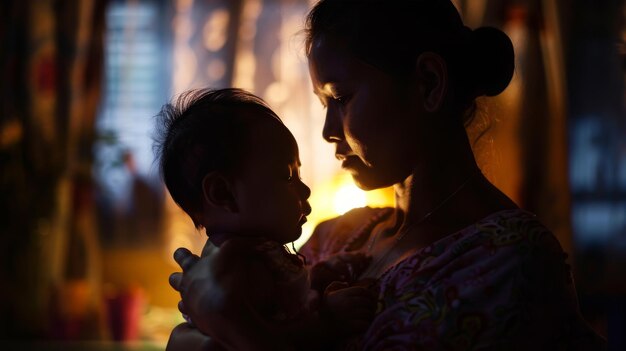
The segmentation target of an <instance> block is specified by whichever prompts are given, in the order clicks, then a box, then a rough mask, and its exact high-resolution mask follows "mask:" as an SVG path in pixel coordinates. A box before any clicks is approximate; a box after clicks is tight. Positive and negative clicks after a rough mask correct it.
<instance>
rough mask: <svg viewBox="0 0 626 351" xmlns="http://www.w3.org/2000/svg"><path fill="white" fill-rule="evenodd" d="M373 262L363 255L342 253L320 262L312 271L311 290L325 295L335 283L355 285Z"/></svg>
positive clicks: (369, 257)
mask: <svg viewBox="0 0 626 351" xmlns="http://www.w3.org/2000/svg"><path fill="white" fill-rule="evenodd" d="M371 260H372V259H371V256H368V255H365V254H363V253H341V254H338V255H335V256H332V257H330V258H329V259H327V260H325V261H320V262H318V263H316V264H314V265H313V266H312V267H311V269H310V275H311V288H312V289H315V290H317V291H319V292H320V293H323V292H324V291H325V290H326V288H327V287H328V286H329V285H330V284H331V283H332V282H335V281H338V282H346V283H349V284H351V283H354V282H356V281H357V279H358V277H359V276H360V275H361V274H362V273H363V272H364V271H365V269H366V268H367V266H369V264H370V262H371Z"/></svg>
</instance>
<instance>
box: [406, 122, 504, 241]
mask: <svg viewBox="0 0 626 351" xmlns="http://www.w3.org/2000/svg"><path fill="white" fill-rule="evenodd" d="M448 133H450V130H448ZM456 134H457V135H454V136H453V137H452V136H450V135H448V136H449V138H446V142H438V143H433V144H432V147H433V150H436V151H433V152H431V153H430V155H427V157H424V158H423V159H422V160H420V162H418V163H417V164H416V166H415V167H414V168H413V170H412V172H411V174H410V175H409V176H408V177H407V178H406V179H405V180H404V181H403V182H400V183H398V184H396V185H395V186H394V190H395V197H396V210H397V216H396V223H395V227H396V228H397V231H398V232H400V231H403V230H405V229H406V228H408V227H409V226H413V225H416V224H417V223H421V222H426V221H429V222H437V219H440V221H441V222H445V221H446V220H447V221H448V222H450V219H454V222H455V223H464V222H470V223H471V221H477V220H480V219H481V218H482V217H480V216H482V215H483V214H489V211H493V210H497V209H498V208H499V207H502V208H504V207H507V204H506V203H507V200H508V198H506V196H504V194H502V193H500V192H499V190H498V189H497V188H495V187H494V186H493V185H492V184H491V183H489V181H488V180H487V179H486V178H485V177H484V176H483V174H482V173H481V172H480V169H479V168H478V165H477V164H476V160H475V158H474V154H473V152H472V148H471V146H470V143H469V140H468V138H467V135H466V134H465V130H464V129H463V130H457V131H456ZM453 141H456V143H454V142H453ZM496 198H499V199H496ZM508 201H509V202H510V200H508ZM472 203H475V204H476V206H477V208H476V209H473V208H471V207H472V205H469V206H468V204H472ZM509 205H510V204H509ZM442 219H443V220H442ZM453 229H455V228H454V227H452V226H451V227H450V228H447V227H446V230H453ZM459 229H460V228H459Z"/></svg>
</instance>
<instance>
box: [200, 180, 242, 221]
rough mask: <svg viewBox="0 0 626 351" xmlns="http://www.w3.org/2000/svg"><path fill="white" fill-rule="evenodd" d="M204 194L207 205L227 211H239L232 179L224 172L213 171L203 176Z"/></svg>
mask: <svg viewBox="0 0 626 351" xmlns="http://www.w3.org/2000/svg"><path fill="white" fill-rule="evenodd" d="M202 195H203V197H204V202H205V204H206V205H208V206H210V207H213V208H220V209H222V210H225V211H227V212H237V211H238V206H237V201H236V199H235V196H234V194H233V191H232V186H231V182H230V180H229V179H228V178H227V177H226V176H224V174H222V173H220V172H217V171H213V172H210V173H208V174H207V175H205V176H204V178H202Z"/></svg>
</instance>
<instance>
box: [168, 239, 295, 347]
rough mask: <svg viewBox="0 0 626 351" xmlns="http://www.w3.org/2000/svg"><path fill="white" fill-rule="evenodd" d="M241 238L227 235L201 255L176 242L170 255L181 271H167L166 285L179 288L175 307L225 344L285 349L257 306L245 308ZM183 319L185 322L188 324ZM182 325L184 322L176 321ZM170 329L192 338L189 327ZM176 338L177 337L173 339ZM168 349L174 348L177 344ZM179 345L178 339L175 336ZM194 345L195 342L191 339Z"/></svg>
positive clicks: (244, 249) (202, 329)
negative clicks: (211, 250)
mask: <svg viewBox="0 0 626 351" xmlns="http://www.w3.org/2000/svg"><path fill="white" fill-rule="evenodd" d="M247 247H249V245H247V244H245V243H244V242H243V241H242V242H239V241H237V240H230V241H229V242H226V243H224V244H223V245H222V246H221V248H220V249H219V250H216V251H213V252H212V253H209V254H208V255H207V256H206V257H202V258H200V257H198V256H196V255H194V254H192V253H191V252H189V250H187V249H184V248H180V249H178V250H176V252H175V253H174V259H175V260H176V262H177V263H178V264H179V265H180V266H181V268H182V270H183V272H182V273H174V274H172V275H171V276H170V285H172V287H173V288H174V289H175V290H176V291H178V292H179V293H180V294H181V297H182V301H181V303H179V309H180V310H181V312H182V313H183V314H185V315H187V316H188V317H189V318H190V319H191V321H193V324H194V326H195V327H196V328H197V329H198V330H199V331H201V332H202V333H204V334H207V335H209V336H210V337H211V338H212V339H213V340H214V341H215V342H217V343H219V344H221V345H222V346H224V347H225V348H227V349H235V350H270V349H284V348H285V347H284V345H280V344H279V342H280V340H276V338H275V337H274V336H273V333H271V332H270V330H269V328H268V326H267V325H266V324H265V323H263V321H262V320H261V319H260V317H259V316H258V314H257V313H256V311H254V310H253V309H252V308H250V305H249V303H248V301H247V300H246V297H245V295H246V294H247V293H249V291H248V290H249V289H250V288H253V287H249V286H248V280H247V279H246V275H247V274H246V272H247V271H246V269H247V268H248V267H247V266H246V265H247V264H248V263H247V262H246V257H247V256H246V255H245V254H246V250H247ZM188 327H189V326H188V325H187V326H186V327H185V328H188ZM180 328H181V329H182V328H183V327H180ZM182 330H183V331H185V333H183V332H178V333H177V335H174V332H173V333H172V334H173V335H172V337H174V336H176V337H178V338H180V339H183V341H185V342H189V343H191V342H192V341H193V340H192V338H197V337H198V336H197V335H196V334H194V333H187V332H188V330H186V329H182ZM173 341H176V340H173ZM173 341H172V340H171V343H172V347H171V349H172V350H178V349H179V348H178V347H177V345H178V344H177V345H176V348H174V344H173ZM180 345H183V342H180ZM194 345H195V344H194Z"/></svg>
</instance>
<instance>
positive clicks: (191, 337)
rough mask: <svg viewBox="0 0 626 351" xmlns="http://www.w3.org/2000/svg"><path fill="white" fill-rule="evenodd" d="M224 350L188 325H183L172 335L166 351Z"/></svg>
mask: <svg viewBox="0 0 626 351" xmlns="http://www.w3.org/2000/svg"><path fill="white" fill-rule="evenodd" d="M221 349H222V348H221V347H220V346H219V345H218V344H216V343H214V342H212V341H211V338H209V337H208V336H206V335H204V334H202V333H201V332H200V331H199V330H198V329H196V328H194V327H192V326H190V325H189V324H187V323H181V324H179V325H178V326H176V328H174V330H172V333H171V334H170V339H169V340H168V341H167V347H166V348H165V350H166V351H212V350H221Z"/></svg>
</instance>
